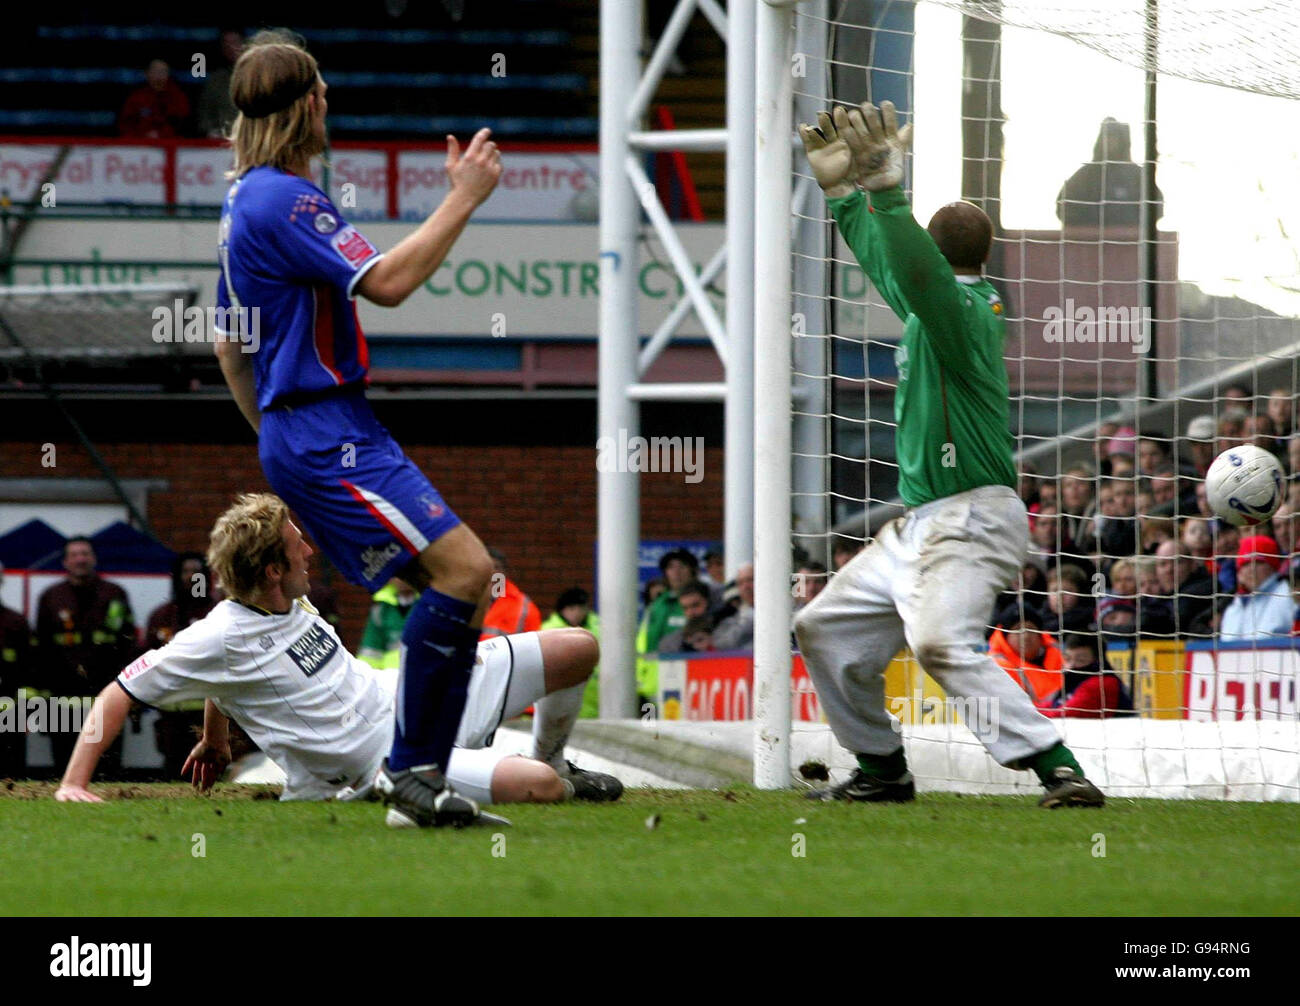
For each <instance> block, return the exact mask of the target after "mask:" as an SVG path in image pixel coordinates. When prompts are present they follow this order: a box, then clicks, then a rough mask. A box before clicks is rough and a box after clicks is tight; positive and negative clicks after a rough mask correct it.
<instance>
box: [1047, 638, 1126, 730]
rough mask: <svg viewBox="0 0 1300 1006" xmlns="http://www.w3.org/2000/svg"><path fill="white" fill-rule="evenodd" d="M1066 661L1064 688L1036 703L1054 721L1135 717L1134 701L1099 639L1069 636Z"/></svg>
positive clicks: (1062, 681) (1062, 685) (1063, 679)
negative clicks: (1115, 672)
mask: <svg viewBox="0 0 1300 1006" xmlns="http://www.w3.org/2000/svg"><path fill="white" fill-rule="evenodd" d="M1064 659H1065V667H1064V671H1063V673H1062V679H1061V688H1060V690H1059V691H1058V692H1056V693H1055V694H1053V695H1049V696H1047V698H1046V699H1044V700H1043V701H1041V702H1037V703H1035V704H1036V705H1037V706H1038V711H1039V712H1040V713H1042V714H1043V715H1044V716H1050V717H1052V718H1054V719H1055V718H1060V717H1067V716H1068V717H1074V718H1077V719H1093V720H1101V719H1106V718H1107V717H1108V716H1112V717H1113V716H1131V715H1132V714H1133V699H1132V697H1131V696H1130V695H1129V693H1128V690H1127V689H1126V688H1125V687H1124V683H1123V682H1122V681H1120V679H1119V678H1118V677H1117V676H1116V675H1115V674H1114V672H1113V671H1111V669H1110V667H1109V666H1107V664H1106V660H1105V657H1104V656H1102V654H1101V651H1100V649H1099V647H1098V646H1097V637H1096V636H1091V635H1083V634H1076V635H1070V636H1066V637H1065V658H1064Z"/></svg>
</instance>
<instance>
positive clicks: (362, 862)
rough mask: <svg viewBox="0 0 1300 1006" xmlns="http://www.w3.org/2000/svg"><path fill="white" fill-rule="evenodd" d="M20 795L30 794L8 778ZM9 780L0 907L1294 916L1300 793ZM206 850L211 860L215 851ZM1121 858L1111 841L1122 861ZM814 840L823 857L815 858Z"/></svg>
mask: <svg viewBox="0 0 1300 1006" xmlns="http://www.w3.org/2000/svg"><path fill="white" fill-rule="evenodd" d="M9 787H12V788H9ZM95 789H96V791H97V792H99V793H100V794H101V795H103V796H106V797H116V798H117V799H113V801H112V802H110V803H106V804H102V805H64V804H57V803H55V802H54V801H53V800H52V799H50V798H49V797H50V794H51V793H52V792H53V786H52V785H51V784H44V783H12V784H11V783H5V782H0V877H3V878H4V883H3V884H0V915H461V914H467V915H514V914H542V915H567V914H595V915H609V914H612V915H632V914H652V915H659V914H663V915H677V914H691V915H694V914H706V915H732V914H761V915H768V914H770V915H870V914H885V915H1275V914H1280V915H1294V914H1296V912H1297V906H1298V905H1300V880H1297V878H1300V806H1296V805H1295V804H1258V803H1220V802H1209V801H1205V802H1193V801H1159V800H1143V801H1137V800H1116V801H1113V802H1112V803H1111V804H1110V805H1108V806H1107V807H1106V808H1105V809H1104V810H1100V811H1095V810H1094V811H1089V810H1078V811H1050V812H1049V811H1041V810H1039V809H1038V808H1036V807H1035V806H1034V803H1033V801H1032V800H1031V799H1029V798H1020V797H959V796H955V795H948V794H943V795H940V794H923V795H922V796H921V797H920V798H919V799H918V800H917V802H916V803H914V804H910V805H905V806H864V805H843V804H835V805H829V804H814V803H810V802H808V801H806V800H803V799H801V798H800V796H799V795H798V794H795V793H760V792H757V791H755V790H750V789H745V788H737V789H735V790H730V791H725V792H712V791H702V792H681V791H671V792H670V791H648V790H640V791H637V790H633V791H629V792H628V793H627V794H626V795H625V796H624V799H623V800H622V801H620V802H619V803H617V804H613V805H589V804H565V805H559V806H511V807H502V808H496V809H498V810H499V811H500V812H502V813H504V814H505V815H506V816H507V817H509V818H511V819H512V820H513V822H514V827H513V828H507V829H502V830H500V831H498V830H496V829H492V828H474V829H467V830H465V831H459V832H455V831H436V832H435V831H391V830H389V829H387V828H385V827H384V826H383V824H382V819H383V811H382V809H381V808H379V807H378V806H376V805H373V804H371V805H355V804H320V803H317V804H279V803H277V802H275V801H274V799H272V798H271V797H273V796H274V794H273V792H270V791H267V790H264V789H259V788H256V787H230V786H223V787H220V788H219V789H218V791H217V795H216V796H215V797H212V798H204V797H199V796H196V795H194V794H193V793H192V792H191V791H190V790H188V788H186V787H184V786H180V785H150V786H118V785H111V784H110V785H104V786H97V787H95ZM200 851H201V852H203V853H204V855H202V856H197V855H196V854H195V853H197V852H200ZM1102 852H1104V853H1105V854H1104V855H1101V853H1102ZM800 853H801V854H800Z"/></svg>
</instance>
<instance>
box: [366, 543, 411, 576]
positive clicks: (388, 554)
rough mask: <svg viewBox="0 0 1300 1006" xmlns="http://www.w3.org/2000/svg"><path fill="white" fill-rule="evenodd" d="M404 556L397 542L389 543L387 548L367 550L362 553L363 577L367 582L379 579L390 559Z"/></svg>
mask: <svg viewBox="0 0 1300 1006" xmlns="http://www.w3.org/2000/svg"><path fill="white" fill-rule="evenodd" d="M401 554H402V546H401V545H399V544H397V542H395V541H393V542H389V543H388V546H387V547H386V548H374V547H373V546H372V547H371V548H368V549H366V550H365V551H364V552H362V553H361V575H362V576H363V577H365V579H367V580H373V579H374V578H375V577H377V576H378V575H379V574H380V573H381V572H382V571H383V568H384V567H385V566H387V565H388V561H389V560H390V559H393V558H395V557H396V556H399V555H401Z"/></svg>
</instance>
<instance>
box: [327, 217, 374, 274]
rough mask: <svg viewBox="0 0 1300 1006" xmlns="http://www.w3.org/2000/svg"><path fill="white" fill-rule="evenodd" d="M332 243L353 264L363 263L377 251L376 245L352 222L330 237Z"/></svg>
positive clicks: (344, 259)
mask: <svg viewBox="0 0 1300 1006" xmlns="http://www.w3.org/2000/svg"><path fill="white" fill-rule="evenodd" d="M330 245H331V246H332V247H333V248H334V250H335V251H336V252H338V253H339V255H341V256H342V257H343V261H345V262H347V263H348V265H351V266H359V265H361V263H362V262H364V261H365V260H366V259H368V258H370V256H371V255H373V254H374V253H375V246H374V245H372V244H371V243H370V242H369V241H367V240H366V239H365V237H364V236H363V235H362V234H361V232H360V231H358V230H357V229H356V228H355V227H353V226H352V225H351V224H349V225H348V226H347V227H344V228H343V229H342V230H341V231H339V232H338V233H337V234H335V235H334V236H333V237H332V238H330Z"/></svg>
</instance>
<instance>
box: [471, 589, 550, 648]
mask: <svg viewBox="0 0 1300 1006" xmlns="http://www.w3.org/2000/svg"><path fill="white" fill-rule="evenodd" d="M496 575H497V576H499V577H500V579H499V580H497V581H496V583H499V584H500V590H499V593H500V596H499V597H496V598H495V599H494V600H493V601H492V605H491V607H489V608H488V610H487V614H485V615H484V616H483V632H482V634H481V635H480V636H479V637H478V638H479V639H491V638H492V637H493V636H513V635H516V634H517V633H520V632H536V631H537V630H538V629H540V628H541V627H542V612H541V610H540V609H539V608H538V607H537V605H535V604H534V603H533V602H532V599H531V598H529V596H528V595H527V594H525V593H524V592H523V591H522V590H520V589H519V588H518V587H517V586H516V585H515V583H514V581H513V580H510V579H509V578H508V577H506V576H505V574H503V573H499V574H496ZM494 587H495V584H494Z"/></svg>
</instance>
